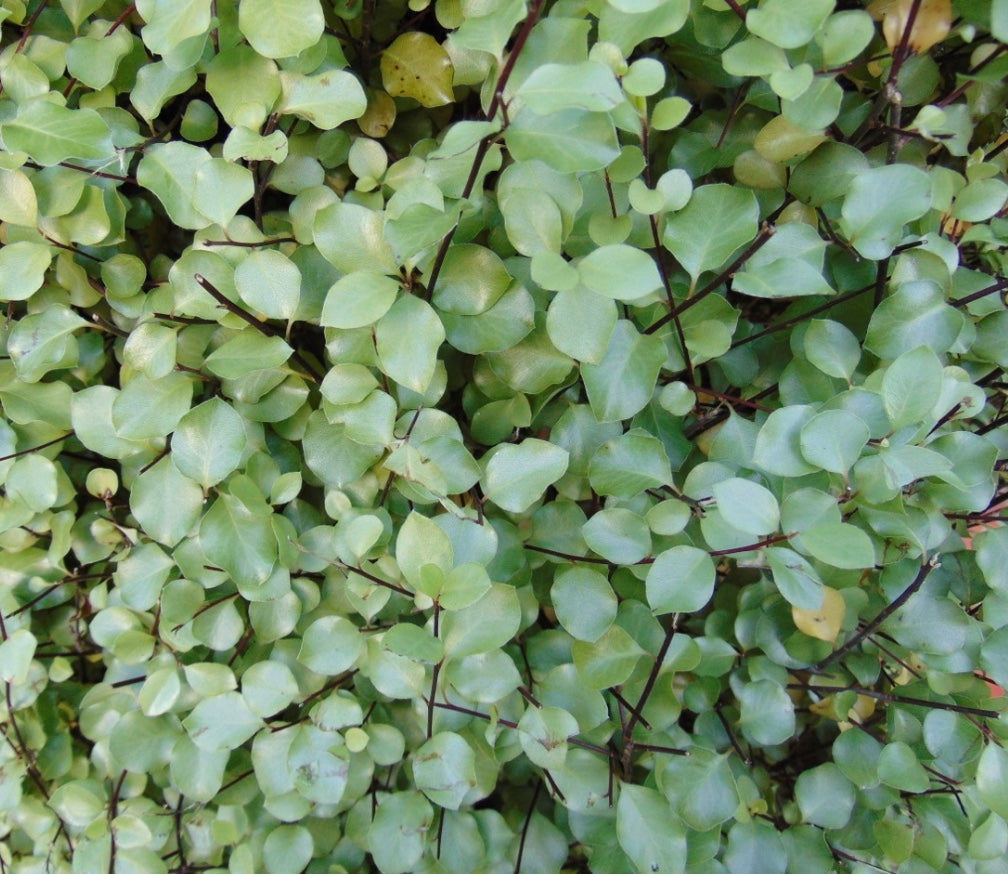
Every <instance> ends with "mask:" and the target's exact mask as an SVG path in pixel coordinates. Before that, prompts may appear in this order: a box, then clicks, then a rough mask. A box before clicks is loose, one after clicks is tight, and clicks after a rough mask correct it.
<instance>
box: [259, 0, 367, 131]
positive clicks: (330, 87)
mask: <svg viewBox="0 0 1008 874" xmlns="http://www.w3.org/2000/svg"><path fill="white" fill-rule="evenodd" d="M262 2H277V3H282V2H285V0H262ZM311 2H312V3H313V5H315V6H317V5H318V0H311ZM280 85H281V88H282V96H281V98H280V102H279V104H278V107H277V108H278V110H279V111H281V112H284V113H287V114H290V115H296V116H297V117H298V118H303V119H305V121H308V122H311V123H312V124H313V125H315V127H317V128H320V129H322V130H332V129H333V128H336V127H339V126H340V125H341V124H343V122H345V121H350V120H352V119H355V118H360V117H361V116H362V115H363V114H364V110H366V109H367V97H366V96H365V94H364V88H363V87H362V86H361V83H360V80H358V78H357V77H356V76H354V75H353V73H349V72H347V71H346V70H327V71H326V72H325V73H318V74H316V75H314V76H303V75H301V74H300V73H290V72H287V71H284V72H281V73H280Z"/></svg>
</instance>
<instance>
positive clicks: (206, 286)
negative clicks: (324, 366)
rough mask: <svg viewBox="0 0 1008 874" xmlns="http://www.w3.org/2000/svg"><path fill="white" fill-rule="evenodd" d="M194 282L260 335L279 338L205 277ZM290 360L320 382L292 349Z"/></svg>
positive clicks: (317, 373) (310, 365)
mask: <svg viewBox="0 0 1008 874" xmlns="http://www.w3.org/2000/svg"><path fill="white" fill-rule="evenodd" d="M193 278H194V279H195V280H196V284H197V285H198V286H199V287H200V288H202V289H203V290H204V291H205V292H206V293H207V294H209V295H210V297H212V298H213V299H214V300H215V301H217V303H219V304H220V305H221V306H222V307H224V309H226V310H227V311H228V312H229V313H233V314H234V315H236V316H238V318H240V319H242V320H243V321H245V322H247V323H248V324H249V325H251V326H252V327H253V328H255V329H256V330H257V331H258V332H259V333H260V334H263V335H265V336H267V337H280V336H282V335H281V332H280V331H278V330H277V329H276V328H274V327H273V326H272V325H270V324H269V323H268V322H261V321H259V319H257V318H256V317H255V316H254V315H252V313H250V312H249V311H248V310H246V309H244V308H243V307H240V306H238V304H236V303H234V301H231V300H229V299H228V298H227V297H226V296H225V295H224V293H223V292H221V290H220V289H219V288H217V286H215V285H214V284H213V283H212V282H211V281H210V280H209V279H207V278H206V277H205V276H203V275H201V274H199V273H196V274H194V275H193ZM291 358H293V359H294V360H295V361H296V362H297V363H298V364H300V365H301V367H303V368H304V370H305V372H306V373H307V374H308V376H309V378H311V379H313V380H314V381H315V382H321V381H322V374H320V373H319V372H318V371H317V370H316V369H315V368H314V367H313V366H312V364H311V362H309V361H307V360H306V359H305V358H304V356H303V355H302V354H301V353H300V352H298V351H297V349H294V350H292V351H291Z"/></svg>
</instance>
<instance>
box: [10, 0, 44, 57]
mask: <svg viewBox="0 0 1008 874" xmlns="http://www.w3.org/2000/svg"><path fill="white" fill-rule="evenodd" d="M48 5H49V0H42V2H41V3H39V5H38V8H37V9H36V10H35V11H34V12H33V13H32V15H31V18H29V19H28V20H27V21H26V22H25V26H24V29H23V30H22V31H21V39H19V40H18V44H17V48H15V49H14V54H17V53H18V52H22V51H24V47H25V43H27V42H28V37H30V36H31V33H32V30H33V29H34V28H35V23H36V22H37V21H38V20H39V16H40V15H41V14H42V12H43V11H44V10H45V8H46V6H48Z"/></svg>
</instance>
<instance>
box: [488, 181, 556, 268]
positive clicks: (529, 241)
mask: <svg viewBox="0 0 1008 874" xmlns="http://www.w3.org/2000/svg"><path fill="white" fill-rule="evenodd" d="M505 191H506V189H505ZM499 206H500V210H501V215H502V216H503V217H504V227H505V229H506V230H507V235H508V240H510V242H511V245H512V246H514V247H515V249H517V250H518V251H519V252H520V253H521V254H522V255H528V256H535V255H536V254H537V253H540V252H551V253H554V254H556V253H559V251H560V244H561V240H562V238H563V217H562V215H561V214H560V207H558V206H557V204H556V201H555V200H553V198H552V197H550V196H549V194H547V193H546V192H545V191H538V190H535V189H518V190H516V191H514V192H513V193H512V194H510V195H505V194H504V193H501V194H500V201H499ZM561 260H562V259H561ZM563 263H564V264H566V263H567V262H566V261H564V262H563ZM534 275H535V274H534V273H533V276H534Z"/></svg>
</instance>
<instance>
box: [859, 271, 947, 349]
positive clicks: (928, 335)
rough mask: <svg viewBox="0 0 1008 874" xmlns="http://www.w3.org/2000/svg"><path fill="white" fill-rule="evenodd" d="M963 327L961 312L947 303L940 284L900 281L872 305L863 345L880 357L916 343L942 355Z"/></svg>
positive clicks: (922, 281)
mask: <svg viewBox="0 0 1008 874" xmlns="http://www.w3.org/2000/svg"><path fill="white" fill-rule="evenodd" d="M962 327H963V315H962V313H960V312H959V311H958V310H956V309H954V308H953V307H951V306H949V305H948V304H947V303H946V301H945V295H944V293H943V292H942V290H941V288H939V287H938V286H937V285H936V284H935V283H933V282H930V281H928V280H915V281H912V282H905V283H903V284H901V285H900V286H899V287H898V288H897V289H896V291H895V292H893V293H892V294H891V295H890V296H889V297H887V298H886V299H885V300H883V301H882V303H881V304H880V305H879V306H878V307H876V308H875V311H874V312H873V313H872V317H871V321H870V322H869V323H868V331H867V333H866V334H865V341H864V345H865V348H866V349H868V350H869V351H871V352H874V353H875V354H876V355H878V356H879V357H880V358H889V359H894V358H898V357H899V356H900V355H902V354H903V353H904V352H909V351H910V350H912V349H916V348H917V347H918V346H927V347H928V348H929V349H931V350H932V351H933V352H935V353H936V354H938V355H943V354H944V353H945V352H947V351H948V350H949V349H950V348H951V346H952V344H953V343H954V342H955V339H956V337H958V336H959V332H960V331H961V330H962Z"/></svg>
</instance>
